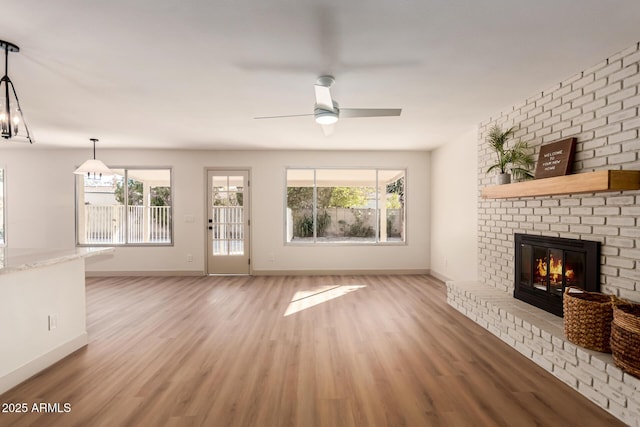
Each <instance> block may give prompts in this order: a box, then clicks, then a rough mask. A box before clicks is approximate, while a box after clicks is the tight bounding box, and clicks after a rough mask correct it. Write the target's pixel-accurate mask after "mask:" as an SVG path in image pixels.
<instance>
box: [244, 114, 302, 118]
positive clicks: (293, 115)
mask: <svg viewBox="0 0 640 427" xmlns="http://www.w3.org/2000/svg"><path fill="white" fill-rule="evenodd" d="M304 116H313V114H290V115H288V116H262V117H254V119H285V118H287V117H304Z"/></svg>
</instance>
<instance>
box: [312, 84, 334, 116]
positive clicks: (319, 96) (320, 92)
mask: <svg viewBox="0 0 640 427" xmlns="http://www.w3.org/2000/svg"><path fill="white" fill-rule="evenodd" d="M314 88H315V89H316V107H317V108H322V109H323V110H328V111H334V110H333V99H331V89H329V86H323V85H319V84H316V85H314Z"/></svg>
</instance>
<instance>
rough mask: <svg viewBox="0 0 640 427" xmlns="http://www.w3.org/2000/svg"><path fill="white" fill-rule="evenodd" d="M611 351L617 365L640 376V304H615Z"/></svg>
mask: <svg viewBox="0 0 640 427" xmlns="http://www.w3.org/2000/svg"><path fill="white" fill-rule="evenodd" d="M611 353H612V354H611V355H612V356H613V361H614V362H615V364H616V366H618V367H619V368H620V369H622V370H623V371H625V372H627V373H629V374H631V375H634V376H636V377H638V378H640V304H634V303H631V302H627V301H624V302H621V301H619V302H616V304H615V305H614V307H613V324H612V325H611Z"/></svg>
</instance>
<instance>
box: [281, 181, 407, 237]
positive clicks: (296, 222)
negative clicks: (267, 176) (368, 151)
mask: <svg viewBox="0 0 640 427" xmlns="http://www.w3.org/2000/svg"><path fill="white" fill-rule="evenodd" d="M405 175H406V173H405V171H404V170H397V169H394V170H391V169H293V168H290V169H287V189H286V192H287V193H286V201H287V209H286V230H287V232H286V241H287V242H289V243H402V242H404V241H405Z"/></svg>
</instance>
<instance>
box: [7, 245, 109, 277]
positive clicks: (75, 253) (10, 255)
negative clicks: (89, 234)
mask: <svg viewBox="0 0 640 427" xmlns="http://www.w3.org/2000/svg"><path fill="white" fill-rule="evenodd" d="M114 251H115V249H114V248H112V247H78V248H69V249H43V248H0V274H7V273H12V272H15V271H23V270H30V269H33V268H39V267H46V266H49V265H54V264H58V263H61V262H65V261H71V260H75V259H79V258H89V257H94V256H98V255H108V254H113V253H114Z"/></svg>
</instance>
